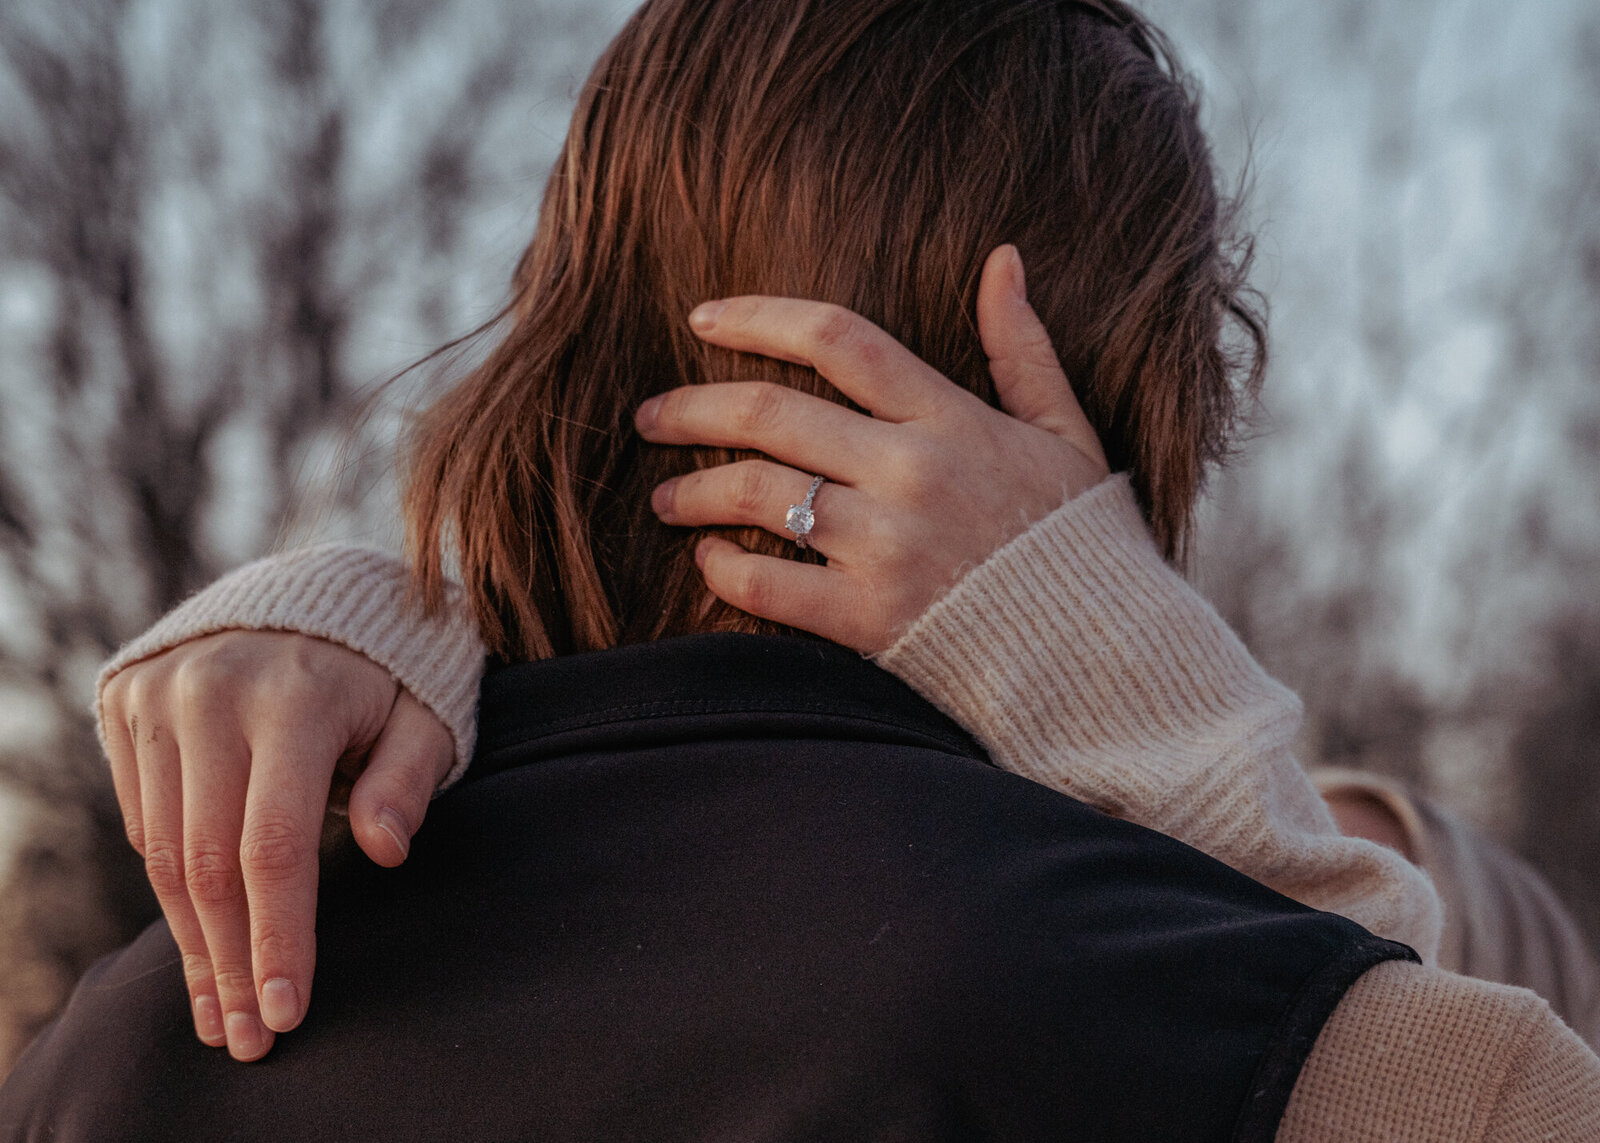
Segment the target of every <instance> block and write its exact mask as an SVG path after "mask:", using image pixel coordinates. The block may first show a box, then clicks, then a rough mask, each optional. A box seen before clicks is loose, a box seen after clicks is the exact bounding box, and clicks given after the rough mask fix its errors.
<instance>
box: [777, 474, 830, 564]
mask: <svg viewBox="0 0 1600 1143" xmlns="http://www.w3.org/2000/svg"><path fill="white" fill-rule="evenodd" d="M824 479H825V478H824V477H821V476H819V477H817V478H816V479H815V480H813V481H812V482H811V490H810V491H809V492H807V493H806V498H805V499H804V500H802V501H800V503H798V504H791V505H789V511H788V513H787V514H786V515H785V516H784V518H783V526H784V527H785V528H787V529H789V531H791V532H793V533H794V542H795V544H796V545H798V546H799V547H802V548H809V547H810V546H811V541H810V540H808V539H807V538H806V537H807V536H809V535H811V529H812V528H814V527H815V526H816V523H817V514H816V513H815V512H813V511H812V510H811V502H812V501H813V500H815V499H816V498H817V489H819V488H821V487H822V482H823V480H824Z"/></svg>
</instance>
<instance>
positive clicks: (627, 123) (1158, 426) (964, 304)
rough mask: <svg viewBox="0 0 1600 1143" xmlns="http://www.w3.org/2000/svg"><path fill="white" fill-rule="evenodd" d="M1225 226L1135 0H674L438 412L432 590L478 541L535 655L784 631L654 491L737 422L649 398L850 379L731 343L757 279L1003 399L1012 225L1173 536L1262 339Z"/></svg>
mask: <svg viewBox="0 0 1600 1143" xmlns="http://www.w3.org/2000/svg"><path fill="white" fill-rule="evenodd" d="M1226 227H1227V218H1226V213H1225V210H1224V204H1223V203H1222V201H1221V199H1220V198H1219V195H1218V193H1217V188H1216V179H1215V175H1214V173H1213V170H1212V165H1211V160H1210V156H1209V152H1208V148H1207V145H1206V141H1205V139H1204V136H1203V135H1202V133H1201V131H1200V128H1199V124H1198V119H1197V114H1196V108H1195V104H1194V100H1193V97H1192V95H1191V94H1190V92H1189V90H1188V88H1187V87H1186V85H1185V83H1184V82H1183V80H1182V77H1181V75H1179V74H1178V73H1177V72H1176V70H1175V66H1174V65H1173V63H1172V62H1171V59H1170V55H1169V53H1168V52H1167V50H1166V48H1165V46H1164V43H1163V41H1162V40H1161V38H1160V36H1159V33H1157V32H1156V31H1155V30H1154V29H1153V28H1151V27H1150V26H1149V25H1148V24H1147V23H1146V22H1145V21H1144V20H1143V19H1142V18H1140V17H1139V16H1138V15H1137V14H1136V13H1134V12H1133V11H1132V10H1131V9H1129V8H1127V7H1126V6H1125V5H1123V4H1121V3H1119V2H1118V0H1095V2H1092V3H1091V2H1085V0H1073V2H1064V0H787V2H785V3H783V4H774V3H770V2H769V0H651V2H650V3H647V4H646V5H645V6H644V7H643V8H642V9H641V10H640V11H639V12H638V13H636V14H635V16H634V17H633V18H632V20H631V21H630V22H629V23H628V25H627V26H626V27H625V28H624V29H623V31H622V32H621V33H620V34H619V35H618V36H617V38H616V39H615V40H614V41H613V42H612V44H611V46H610V47H609V49H608V50H607V51H606V53H605V55H604V56H603V57H602V58H601V59H600V61H599V63H598V64H597V65H596V67H595V70H594V72H593V74H592V75H591V77H590V79H589V82H588V83H587V85H586V86H585V88H584V90H583V92H582V94H581V97H580V99H579V103H578V107H577V110H576V112H575V113H574V116H573V120H572V126H571V130H570V133H569V135H568V138H567V142H566V147H565V150H564V153H563V155H562V157H561V159H560V161H559V162H558V163H557V165H556V168H555V170H554V172H553V174H552V176H551V180H550V184H549V187H548V189H547V192H546V196H545V201H544V206H543V211H542V214H541V217H540V223H539V228H538V232H537V234H536V236H535V238H534V241H533V243H532V245H531V246H530V247H529V248H528V250H527V252H526V253H525V254H524V256H523V258H522V260H521V263H520V265H519V266H518V269H517V272H516V276H515V280H514V299H513V302H512V305H511V307H510V308H509V310H508V311H507V314H506V317H505V321H506V323H507V325H508V327H509V328H508V330H507V332H506V333H505V336H504V339H503V340H502V341H501V342H500V343H499V344H498V345H497V346H496V348H495V349H494V350H493V351H492V353H491V354H490V355H489V357H488V359H487V360H486V361H485V363H484V364H483V365H482V366H481V367H479V368H478V369H476V370H475V371H474V372H473V373H472V374H471V375H469V376H468V377H467V378H465V379H464V380H463V381H461V382H460V383H459V384H458V385H456V386H455V387H454V388H453V389H452V390H451V391H449V392H448V393H446V394H445V395H444V396H443V397H442V398H441V399H440V400H439V401H438V402H437V403H436V404H435V405H434V406H433V407H432V408H431V409H430V410H429V411H428V413H427V414H425V416H424V417H423V419H422V420H421V422H420V423H419V425H418V428H417V430H416V433H415V436H414V438H413V441H412V470H411V481H410V485H409V488H408V493H407V516H408V526H409V528H410V533H411V537H412V541H413V545H414V554H415V557H416V559H417V563H418V571H419V575H420V579H421V583H422V586H423V589H424V592H425V594H426V595H427V596H428V597H429V598H430V599H433V600H436V599H437V598H438V597H439V593H440V592H441V591H442V584H443V576H444V568H445V555H444V549H446V548H447V547H449V546H451V545H452V544H453V545H454V547H455V549H456V552H455V554H456V558H457V559H458V561H459V563H460V570H461V574H462V576H463V579H464V581H465V583H466V585H467V589H468V594H469V597H470V599H471V601H472V604H473V607H474V609H475V611H476V614H477V617H478V620H479V622H480V625H481V626H482V628H483V630H484V634H485V636H486V639H487V641H488V643H489V645H490V648H491V650H492V651H494V652H495V653H497V654H499V655H501V656H503V657H506V658H509V659H527V658H538V657H542V656H546V655H551V654H561V653H566V652H571V651H581V650H590V649H597V648H602V647H607V646H612V645H615V644H618V643H629V642H642V641H647V640H651V639H658V638H663V637H667V636H671V635H676V634H684V633H689V632H692V631H704V630H713V629H721V630H756V631H759V630H764V629H766V630H770V629H771V625H770V624H766V623H764V622H763V621H759V620H755V619H752V618H750V617H748V616H744V615H742V614H740V613H737V612H734V611H732V610H731V609H728V608H725V607H723V606H721V605H719V604H716V603H711V604H709V605H708V603H707V599H706V595H705V592H704V588H703V585H702V584H701V583H700V581H699V578H698V573H697V572H696V570H695V568H694V564H693V561H692V559H691V557H690V553H691V552H692V550H693V544H694V542H695V541H696V539H698V535H694V534H689V533H687V532H685V531H684V530H682V529H669V528H667V527H666V526H665V525H663V524H661V523H660V522H659V521H658V520H656V518H655V517H654V515H653V514H652V512H651V511H650V507H649V493H650V490H651V489H652V488H653V487H654V486H655V485H656V484H657V483H659V482H660V481H661V480H664V479H666V478H668V477H669V476H673V475H677V474H680V473H682V472H684V471H687V470H688V469H690V468H692V467H705V466H709V465H712V464H717V463H723V462H725V461H727V460H728V459H731V455H730V454H729V453H727V452H726V451H723V450H716V449H698V450H686V449H671V448H666V447H663V446H656V445H650V444H647V443H645V442H643V441H641V440H639V439H638V438H637V436H636V435H635V434H634V433H633V431H632V427H631V426H632V420H631V418H632V414H633V410H634V409H635V408H636V407H637V406H638V405H639V404H640V403H641V402H642V401H643V400H644V399H645V398H647V397H649V396H651V395H653V394H655V393H659V392H663V391H665V390H667V389H670V388H673V387H676V386H678V385H682V384H693V383H706V382H715V381H726V380H735V379H740V380H749V379H767V380H773V381H777V382H780V383H783V384H786V385H790V386H793V387H795V388H798V389H803V390H806V391H809V392H813V393H818V394H822V395H825V396H828V397H829V398H830V399H834V400H842V397H840V396H839V395H838V394H837V392H836V391H834V390H833V389H832V388H831V387H830V386H828V385H827V384H826V382H824V381H822V380H821V379H820V378H818V377H817V376H816V375H815V374H814V373H812V372H810V371H809V370H804V369H801V368H799V367H796V366H791V365H786V364H783V363H781V362H774V361H768V360H765V359H758V358H754V357H750V356H745V355H739V354H735V353H732V352H730V351H727V350H722V349H717V348H714V347H710V346H707V345H705V344H703V343H702V342H700V341H699V340H698V339H696V338H695V337H694V336H693V335H692V334H691V332H690V331H689V329H688V326H687V323H686V321H685V317H686V315H687V314H688V312H689V310H690V309H692V308H693V307H694V306H695V305H697V304H699V303H700V302H702V301H706V300H709V299H713V298H718V297H729V296H735V295H740V294H769V295H782V296H792V297H800V298H809V299H814V300H819V301H827V302H833V303H837V304H839V305H842V306H845V307H847V308H849V309H851V310H854V311H856V312H858V313H860V314H862V315H863V316H865V317H866V318H868V319H870V320H872V321H874V322H876V323H877V324H879V325H881V326H883V327H884V328H885V329H886V330H887V331H888V332H889V333H890V334H892V335H893V336H894V337H896V338H897V339H899V340H900V341H902V342H903V343H904V344H905V345H906V346H907V347H908V348H910V349H911V351H912V352H914V353H916V354H917V355H918V356H919V357H922V358H923V359H924V360H926V361H927V362H929V363H930V364H931V365H933V366H934V367H935V368H937V369H938V370H939V371H940V372H942V373H944V374H945V375H946V376H948V377H950V378H951V379H952V380H954V381H955V382H956V383H958V384H960V385H963V386H966V387H967V388H969V389H971V390H972V391H974V392H976V393H978V394H980V395H981V396H983V397H984V398H985V399H987V400H990V401H992V400H993V399H994V393H993V389H992V384H991V382H990V379H989V375H988V369H987V363H986V360H985V357H984V354H983V351H982V347H981V345H980V342H979V339H978V335H977V331H976V327H975V324H974V317H973V313H974V306H975V298H976V291H977V282H978V277H979V271H980V269H981V267H982V265H983V261H984V259H985V257H986V256H987V255H988V253H989V252H990V251H991V250H992V249H993V248H994V247H995V246H998V245H1000V244H1002V243H1006V242H1011V243H1014V244H1016V245H1017V246H1018V248H1019V249H1020V250H1021V253H1022V256H1023V259H1024V261H1025V263H1026V264H1027V266H1028V271H1029V281H1030V300H1031V301H1032V302H1033V304H1034V306H1035V308H1036V309H1037V310H1038V312H1039V315H1040V317H1041V318H1042V319H1043V321H1044V323H1045V325H1046V327H1047V328H1048V329H1049V331H1050V333H1051V335H1052V338H1053V340H1054V342H1055V345H1056V347H1057V349H1058V351H1059V353H1060V355H1061V358H1062V362H1063V365H1064V366H1065V368H1066V371H1067V374H1068V376H1069V377H1071V378H1072V380H1073V383H1074V385H1075V386H1076V388H1077V391H1078V395H1079V398H1080V400H1081V401H1082V403H1083V405H1084V408H1085V411H1086V412H1087V413H1088V416H1089V419H1090V421H1091V423H1092V424H1094V426H1095V428H1096V430H1097V431H1098V432H1099V434H1100V436H1101V439H1102V441H1103V443H1104V445H1105V448H1106V453H1107V456H1108V458H1109V460H1110V462H1111V465H1112V467H1113V469H1123V470H1128V471H1130V472H1131V473H1132V475H1133V482H1134V487H1135V490H1136V492H1137V494H1138V496H1139V499H1140V502H1141V504H1142V506H1143V508H1144V510H1145V513H1146V516H1147V519H1148V520H1149V521H1150V523H1151V526H1152V528H1153V529H1154V531H1155V534H1156V536H1157V539H1158V541H1159V542H1160V543H1161V544H1162V545H1163V546H1164V548H1165V550H1166V551H1167V553H1168V555H1169V556H1175V555H1176V554H1177V553H1178V552H1179V551H1180V550H1181V546H1182V542H1183V537H1184V534H1185V529H1186V527H1187V524H1188V521H1189V517H1190V514H1191V512H1192V509H1193V506H1194V502H1195V498H1196V496H1197V495H1198V492H1199V490H1200V485H1201V482H1202V477H1203V474H1204V472H1205V469H1206V466H1207V465H1208V464H1209V463H1210V462H1212V461H1214V460H1216V459H1218V458H1219V456H1220V455H1221V453H1222V452H1223V450H1224V448H1225V445H1226V439H1227V435H1228V431H1229V428H1230V426H1231V423H1232V420H1233V403H1234V393H1235V385H1236V381H1237V380H1238V379H1239V378H1240V377H1243V378H1245V379H1246V381H1247V383H1250V384H1253V382H1254V380H1255V378H1256V376H1257V375H1258V373H1259V368H1260V361H1261V350H1262V346H1261V339H1262V332H1261V327H1260V323H1259V321H1258V320H1257V319H1256V317H1255V315H1254V314H1253V313H1252V312H1251V310H1250V309H1249V308H1248V306H1247V305H1246V304H1245V302H1244V301H1243V300H1241V297H1242V270H1243V267H1242V264H1241V263H1242V261H1243V259H1242V258H1237V257H1235V253H1234V251H1233V250H1232V248H1231V247H1230V246H1229V245H1228V243H1227V235H1226ZM1230 317H1232V318H1235V319H1238V320H1239V322H1240V323H1241V328H1242V329H1243V331H1244V333H1245V334H1246V337H1245V338H1244V342H1243V344H1244V346H1245V352H1244V353H1243V354H1242V355H1241V357H1240V359H1239V360H1234V359H1231V358H1230V355H1229V353H1228V349H1227V338H1226V336H1225V335H1226V326H1227V324H1228V321H1229V318H1230ZM735 538H736V539H739V540H740V541H741V542H744V543H745V544H746V545H747V546H751V547H754V548H757V549H760V550H766V551H769V552H774V553H776V552H779V551H781V550H783V549H784V548H786V547H788V545H787V542H786V541H785V540H782V539H780V538H779V537H777V536H774V535H770V534H767V533H760V532H746V533H741V534H739V535H736V536H735ZM789 550H791V551H792V550H793V549H792V548H790V549H789Z"/></svg>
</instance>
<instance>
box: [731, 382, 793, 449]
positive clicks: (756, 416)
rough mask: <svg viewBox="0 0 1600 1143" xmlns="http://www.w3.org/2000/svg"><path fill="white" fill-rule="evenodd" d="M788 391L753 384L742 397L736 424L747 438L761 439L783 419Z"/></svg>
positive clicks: (736, 415) (762, 384)
mask: <svg viewBox="0 0 1600 1143" xmlns="http://www.w3.org/2000/svg"><path fill="white" fill-rule="evenodd" d="M786 396H787V390H785V389H781V388H779V387H778V386H776V385H770V384H767V383H765V382H760V383H757V384H753V385H751V386H750V388H748V389H746V390H745V391H744V393H743V394H742V395H741V399H740V401H739V405H738V409H737V411H736V412H735V414H734V419H735V423H736V425H737V426H738V428H739V430H740V432H741V433H742V434H743V435H744V436H746V437H761V436H764V435H765V434H766V433H767V432H768V431H770V430H771V429H772V428H773V427H774V426H776V425H778V424H781V423H782V419H783V407H784V401H785V398H786Z"/></svg>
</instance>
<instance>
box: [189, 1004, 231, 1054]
mask: <svg viewBox="0 0 1600 1143" xmlns="http://www.w3.org/2000/svg"><path fill="white" fill-rule="evenodd" d="M194 1030H195V1033H196V1034H197V1035H198V1036H199V1037H200V1039H201V1042H203V1043H205V1044H207V1045H209V1046H210V1047H213V1048H220V1047H222V1045H224V1044H226V1043H227V1042H228V1033H227V1030H226V1029H225V1028H223V1026H222V1005H220V1004H218V1003H217V998H216V997H215V996H196V997H195V998H194Z"/></svg>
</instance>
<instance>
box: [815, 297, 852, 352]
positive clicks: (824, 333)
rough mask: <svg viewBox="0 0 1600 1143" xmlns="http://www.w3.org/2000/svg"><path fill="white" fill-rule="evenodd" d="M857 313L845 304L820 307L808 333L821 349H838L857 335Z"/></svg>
mask: <svg viewBox="0 0 1600 1143" xmlns="http://www.w3.org/2000/svg"><path fill="white" fill-rule="evenodd" d="M855 328H856V315H855V314H853V313H851V312H850V311H849V310H847V309H845V308H844V307H843V306H834V305H827V306H822V307H820V308H819V309H818V310H817V312H816V314H815V316H813V317H812V318H811V321H810V324H809V327H808V328H807V330H806V334H807V336H808V338H809V339H810V341H811V343H812V344H813V345H815V346H817V347H818V348H819V349H837V348H839V347H840V346H843V345H846V344H848V343H849V341H850V339H851V338H852V337H853V336H854V335H855Z"/></svg>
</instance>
